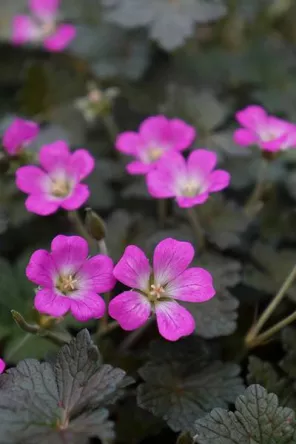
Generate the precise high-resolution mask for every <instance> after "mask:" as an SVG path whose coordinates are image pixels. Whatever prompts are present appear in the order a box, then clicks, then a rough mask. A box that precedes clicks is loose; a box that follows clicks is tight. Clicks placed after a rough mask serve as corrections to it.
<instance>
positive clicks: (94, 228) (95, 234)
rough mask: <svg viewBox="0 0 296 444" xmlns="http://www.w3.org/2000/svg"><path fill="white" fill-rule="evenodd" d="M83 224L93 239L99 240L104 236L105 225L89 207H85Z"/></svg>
mask: <svg viewBox="0 0 296 444" xmlns="http://www.w3.org/2000/svg"><path fill="white" fill-rule="evenodd" d="M85 226H86V228H87V231H88V232H89V234H90V235H91V237H92V238H93V239H95V240H96V241H98V242H100V241H102V240H103V239H105V237H106V227H105V224H104V221H103V220H102V218H101V217H100V216H99V215H98V214H97V213H95V212H94V211H93V210H92V209H91V208H86V217H85Z"/></svg>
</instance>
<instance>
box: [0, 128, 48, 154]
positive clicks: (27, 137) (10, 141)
mask: <svg viewBox="0 0 296 444" xmlns="http://www.w3.org/2000/svg"><path fill="white" fill-rule="evenodd" d="M38 133H39V126H38V125H37V123H35V122H30V121H27V120H23V119H15V120H14V121H13V122H12V124H11V125H10V126H9V127H8V128H7V130H6V131H5V133H4V136H3V140H2V143H3V147H4V148H5V150H6V151H7V152H8V153H9V154H10V155H15V154H17V153H18V152H19V151H20V150H21V149H22V148H24V146H26V145H27V144H29V143H30V142H32V140H34V139H35V138H36V137H37V135H38Z"/></svg>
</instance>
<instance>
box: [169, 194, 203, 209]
mask: <svg viewBox="0 0 296 444" xmlns="http://www.w3.org/2000/svg"><path fill="white" fill-rule="evenodd" d="M208 198H209V193H202V194H199V195H197V196H194V197H184V196H178V197H176V201H177V204H178V205H179V207H180V208H191V207H194V206H195V205H201V204H203V203H204V202H206V200H208Z"/></svg>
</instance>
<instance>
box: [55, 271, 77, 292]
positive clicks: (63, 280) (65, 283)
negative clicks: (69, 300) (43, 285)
mask: <svg viewBox="0 0 296 444" xmlns="http://www.w3.org/2000/svg"><path fill="white" fill-rule="evenodd" d="M77 283H78V280H77V279H76V278H75V276H73V275H72V274H69V275H61V276H59V277H58V280H57V282H56V288H57V289H58V290H59V291H60V292H61V293H63V295H65V296H67V295H68V294H69V293H72V292H73V291H75V290H77Z"/></svg>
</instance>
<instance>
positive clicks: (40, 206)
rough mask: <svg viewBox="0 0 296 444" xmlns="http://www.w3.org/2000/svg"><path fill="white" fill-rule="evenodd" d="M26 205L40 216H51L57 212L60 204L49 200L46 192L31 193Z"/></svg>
mask: <svg viewBox="0 0 296 444" xmlns="http://www.w3.org/2000/svg"><path fill="white" fill-rule="evenodd" d="M25 206H26V208H27V210H28V211H30V212H31V213H35V214H38V215H39V216H49V215H50V214H53V213H55V212H56V211H57V210H58V208H59V204H58V203H57V202H53V201H50V200H48V198H47V197H46V195H45V194H41V193H40V194H31V195H30V196H29V197H28V198H27V199H26V202H25Z"/></svg>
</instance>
